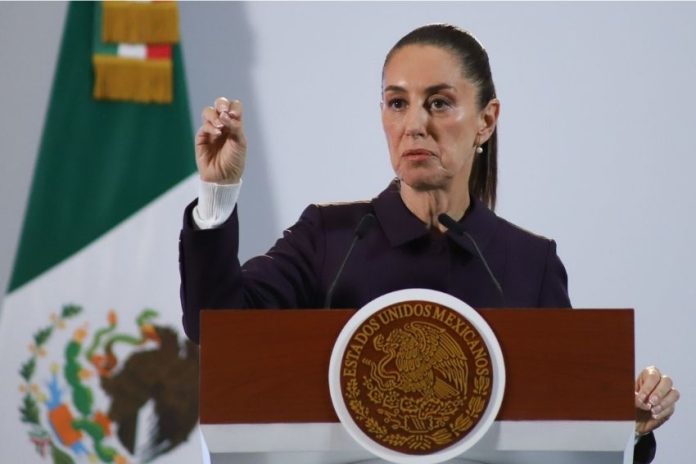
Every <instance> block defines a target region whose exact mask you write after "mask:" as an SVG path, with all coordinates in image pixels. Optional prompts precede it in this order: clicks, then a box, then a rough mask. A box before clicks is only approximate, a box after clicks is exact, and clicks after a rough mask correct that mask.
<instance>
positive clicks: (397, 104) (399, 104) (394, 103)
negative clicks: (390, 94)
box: [387, 98, 406, 111]
mask: <svg viewBox="0 0 696 464" xmlns="http://www.w3.org/2000/svg"><path fill="white" fill-rule="evenodd" d="M387 104H388V105H389V108H391V109H393V110H396V111H399V110H402V109H404V108H405V107H406V101H405V100H404V99H403V98H392V99H391V100H389V102H388V103H387Z"/></svg>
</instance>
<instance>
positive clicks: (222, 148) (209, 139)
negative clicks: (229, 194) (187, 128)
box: [195, 97, 247, 184]
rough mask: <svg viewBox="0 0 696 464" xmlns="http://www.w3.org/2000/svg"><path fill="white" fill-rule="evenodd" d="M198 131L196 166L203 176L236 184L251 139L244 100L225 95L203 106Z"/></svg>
mask: <svg viewBox="0 0 696 464" xmlns="http://www.w3.org/2000/svg"><path fill="white" fill-rule="evenodd" d="M201 119H202V120H203V122H202V124H201V127H200V128H199V129H198V132H196V142H195V146H196V166H197V167H198V174H199V175H200V177H201V180H203V181H205V182H214V183H217V184H236V183H238V182H239V180H240V179H241V177H242V173H243V172H244V163H245V161H246V151H247V140H246V136H245V135H244V127H243V124H242V103H241V102H240V101H239V100H233V101H229V100H228V99H227V98H225V97H220V98H218V99H216V100H215V105H214V106H209V107H207V108H204V109H203V112H202V114H201Z"/></svg>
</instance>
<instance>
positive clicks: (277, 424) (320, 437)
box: [200, 309, 635, 464]
mask: <svg viewBox="0 0 696 464" xmlns="http://www.w3.org/2000/svg"><path fill="white" fill-rule="evenodd" d="M354 312H355V311H353V310H335V309H333V310H244V311H240V310H224V311H221V310H215V311H203V312H202V313H201V350H200V360H201V363H200V368H201V370H200V375H201V384H200V422H201V428H202V431H203V435H204V437H205V441H206V444H207V446H208V449H209V451H210V453H211V459H212V462H213V463H235V464H244V463H264V464H275V463H283V464H293V463H301V464H339V463H354V462H360V461H369V460H371V459H374V456H372V455H370V453H368V452H367V451H365V450H364V449H363V448H362V447H360V445H358V444H357V443H356V442H355V441H353V439H352V438H351V437H350V436H349V435H348V433H347V432H346V431H345V430H344V429H343V426H342V425H341V424H340V423H339V421H338V418H337V416H336V414H335V413H334V410H333V406H332V403H331V398H330V396H329V387H328V365H329V359H330V357H331V351H332V349H333V345H334V341H335V340H336V337H337V336H338V334H339V332H340V331H341V329H342V328H343V326H344V325H345V323H346V322H347V321H348V319H350V317H351V316H352V315H353V314H354ZM479 312H480V314H481V315H482V316H483V318H484V319H485V320H486V321H487V322H488V324H489V325H490V326H491V328H492V329H493V332H494V333H495V335H496V337H497V338H498V340H499V342H500V346H501V348H502V351H503V356H504V359H505V369H506V373H507V382H506V387H505V396H504V399H503V403H502V406H501V408H500V411H499V413H498V416H497V418H496V421H495V423H494V425H493V426H492V427H491V429H489V431H488V432H487V434H486V435H485V436H484V438H483V439H482V440H481V441H479V442H478V443H477V444H476V445H475V446H474V447H473V448H472V449H470V450H469V451H467V452H466V453H465V454H464V455H463V456H462V458H463V459H466V460H468V461H473V462H483V463H500V464H507V463H515V464H527V463H529V464H532V463H533V464H543V463H554V464H558V463H563V464H574V463H593V464H603V463H607V464H609V463H632V462H633V456H632V453H633V430H634V418H635V410H634V396H633V395H634V394H633V391H634V390H633V385H634V340H633V310H628V309H619V310H617V309H614V310H578V309H576V310H572V311H571V310H567V309H563V310H551V309H488V310H486V309H483V310H480V311H479Z"/></svg>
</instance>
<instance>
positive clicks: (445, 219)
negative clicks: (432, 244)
mask: <svg viewBox="0 0 696 464" xmlns="http://www.w3.org/2000/svg"><path fill="white" fill-rule="evenodd" d="M437 220H438V221H440V224H442V225H443V226H445V227H447V228H448V229H449V230H451V231H453V232H454V233H456V234H458V235H461V236H463V237H466V238H467V239H469V241H470V242H471V244H472V245H473V246H474V250H476V254H477V255H478V257H479V259H480V260H481V262H482V263H483V267H485V268H486V272H488V276H489V277H490V278H491V281H492V282H493V285H495V288H496V290H498V294H499V295H500V300H501V301H502V303H503V306H505V294H504V293H503V287H501V286H500V283H499V282H498V279H496V278H495V276H494V275H493V271H491V268H490V267H489V266H488V261H486V258H484V257H483V253H481V250H480V249H479V247H478V244H477V243H476V240H474V237H472V236H471V235H470V234H469V233H468V232H467V231H465V230H464V229H463V228H462V226H461V225H460V224H459V223H458V222H457V221H455V220H454V219H452V218H451V217H449V216H448V215H447V214H445V213H442V214H440V215H439V216H438V217H437Z"/></svg>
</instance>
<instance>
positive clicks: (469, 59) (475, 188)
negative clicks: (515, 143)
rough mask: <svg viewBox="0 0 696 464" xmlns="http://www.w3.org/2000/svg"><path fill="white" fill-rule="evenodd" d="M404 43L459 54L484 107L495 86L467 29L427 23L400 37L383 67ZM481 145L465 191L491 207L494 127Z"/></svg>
mask: <svg viewBox="0 0 696 464" xmlns="http://www.w3.org/2000/svg"><path fill="white" fill-rule="evenodd" d="M407 45H433V46H435V47H439V48H443V49H446V50H449V51H451V52H452V53H454V54H455V55H456V56H457V57H458V58H459V61H460V64H461V67H462V72H463V74H464V77H466V78H467V79H468V80H469V81H471V82H472V83H473V84H474V85H475V86H476V88H477V90H478V102H477V103H478V107H479V109H482V108H484V107H485V106H486V105H487V104H488V102H489V101H491V100H492V99H493V98H495V86H494V85H493V76H492V75H491V67H490V64H489V62H488V54H487V53H486V50H485V49H484V48H483V46H482V45H481V44H480V43H479V41H478V40H476V38H475V37H474V36H473V35H471V34H470V33H469V32H467V31H464V30H462V29H460V28H458V27H456V26H452V25H450V24H428V25H426V26H422V27H419V28H418V29H415V30H413V31H411V32H409V33H408V34H406V35H405V36H404V37H402V38H401V40H399V41H398V42H397V43H396V45H394V46H393V47H392V49H391V50H389V53H388V54H387V57H386V59H385V60H384V67H386V66H387V63H389V60H390V59H391V57H392V56H393V55H394V53H395V52H396V51H397V50H399V49H401V48H402V47H405V46H407ZM384 67H383V68H382V69H383V70H384ZM383 72H384V71H383ZM481 148H482V149H483V153H481V154H480V155H475V157H474V163H473V166H472V168H471V176H470V177H469V193H470V194H471V195H472V196H473V197H474V198H478V199H479V200H481V201H482V202H483V203H484V204H486V205H487V206H488V207H489V208H491V209H495V200H496V188H497V186H498V136H497V128H496V129H495V130H494V131H493V134H491V137H490V138H489V139H488V141H486V143H484V144H483V145H481Z"/></svg>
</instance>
